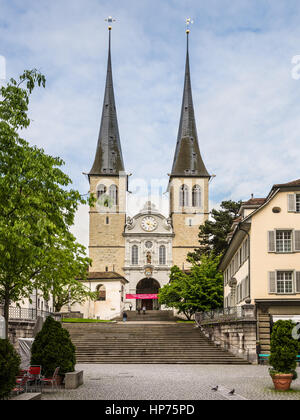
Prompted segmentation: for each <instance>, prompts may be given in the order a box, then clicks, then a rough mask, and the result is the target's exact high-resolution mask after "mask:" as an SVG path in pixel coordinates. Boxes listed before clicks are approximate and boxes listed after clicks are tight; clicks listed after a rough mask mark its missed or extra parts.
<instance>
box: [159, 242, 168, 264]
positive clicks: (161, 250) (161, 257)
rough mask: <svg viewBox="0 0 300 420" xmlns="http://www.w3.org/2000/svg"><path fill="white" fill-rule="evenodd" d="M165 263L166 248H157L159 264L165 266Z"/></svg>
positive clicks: (162, 246)
mask: <svg viewBox="0 0 300 420" xmlns="http://www.w3.org/2000/svg"><path fill="white" fill-rule="evenodd" d="M166 262H167V261H166V247H165V246H164V245H161V246H160V247H159V264H160V265H166Z"/></svg>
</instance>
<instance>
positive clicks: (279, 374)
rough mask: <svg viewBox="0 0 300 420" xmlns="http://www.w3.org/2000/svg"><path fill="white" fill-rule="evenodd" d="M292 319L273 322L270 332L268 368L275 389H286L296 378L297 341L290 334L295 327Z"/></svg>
mask: <svg viewBox="0 0 300 420" xmlns="http://www.w3.org/2000/svg"><path fill="white" fill-rule="evenodd" d="M295 325H296V324H294V323H293V322H292V321H282V320H280V321H277V322H275V324H274V326H273V330H272V334H271V355H270V365H271V366H272V368H271V369H270V370H269V372H270V375H271V377H272V380H273V383H274V386H275V389H276V390H279V391H287V390H289V389H290V386H291V383H292V380H294V379H296V378H297V374H296V371H295V369H296V364H297V362H296V358H297V354H298V349H299V343H298V341H297V340H295V339H294V338H293V336H292V330H293V328H294V327H295Z"/></svg>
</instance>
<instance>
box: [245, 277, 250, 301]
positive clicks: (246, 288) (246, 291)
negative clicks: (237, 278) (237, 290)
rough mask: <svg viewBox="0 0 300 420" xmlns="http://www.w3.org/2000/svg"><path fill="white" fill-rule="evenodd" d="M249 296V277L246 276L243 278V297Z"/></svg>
mask: <svg viewBox="0 0 300 420" xmlns="http://www.w3.org/2000/svg"><path fill="white" fill-rule="evenodd" d="M249 296H250V293H249V277H248V276H247V277H246V278H245V296H244V299H246V298H248V297H249Z"/></svg>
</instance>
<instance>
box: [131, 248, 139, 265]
mask: <svg viewBox="0 0 300 420" xmlns="http://www.w3.org/2000/svg"><path fill="white" fill-rule="evenodd" d="M138 263H139V248H138V246H137V245H133V247H132V248H131V264H132V265H138Z"/></svg>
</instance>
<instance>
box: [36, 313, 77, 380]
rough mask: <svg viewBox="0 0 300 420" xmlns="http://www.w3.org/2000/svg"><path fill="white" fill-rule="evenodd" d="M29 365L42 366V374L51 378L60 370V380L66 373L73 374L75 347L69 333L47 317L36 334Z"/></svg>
mask: <svg viewBox="0 0 300 420" xmlns="http://www.w3.org/2000/svg"><path fill="white" fill-rule="evenodd" d="M31 364H33V365H40V366H42V374H43V375H44V376H46V377H48V378H49V377H52V375H53V373H54V371H55V369H56V368H57V367H59V368H60V370H59V373H60V375H59V376H60V378H61V379H63V378H64V374H65V373H67V372H74V370H75V364H76V358H75V346H74V345H73V343H72V341H71V338H70V334H69V332H68V331H67V330H66V329H64V328H63V327H62V326H61V323H60V322H58V321H55V320H54V319H53V318H52V317H51V316H49V317H48V318H47V319H46V321H45V323H44V325H43V328H42V330H41V331H40V332H39V333H38V334H37V336H36V338H35V340H34V342H33V345H32V349H31Z"/></svg>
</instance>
